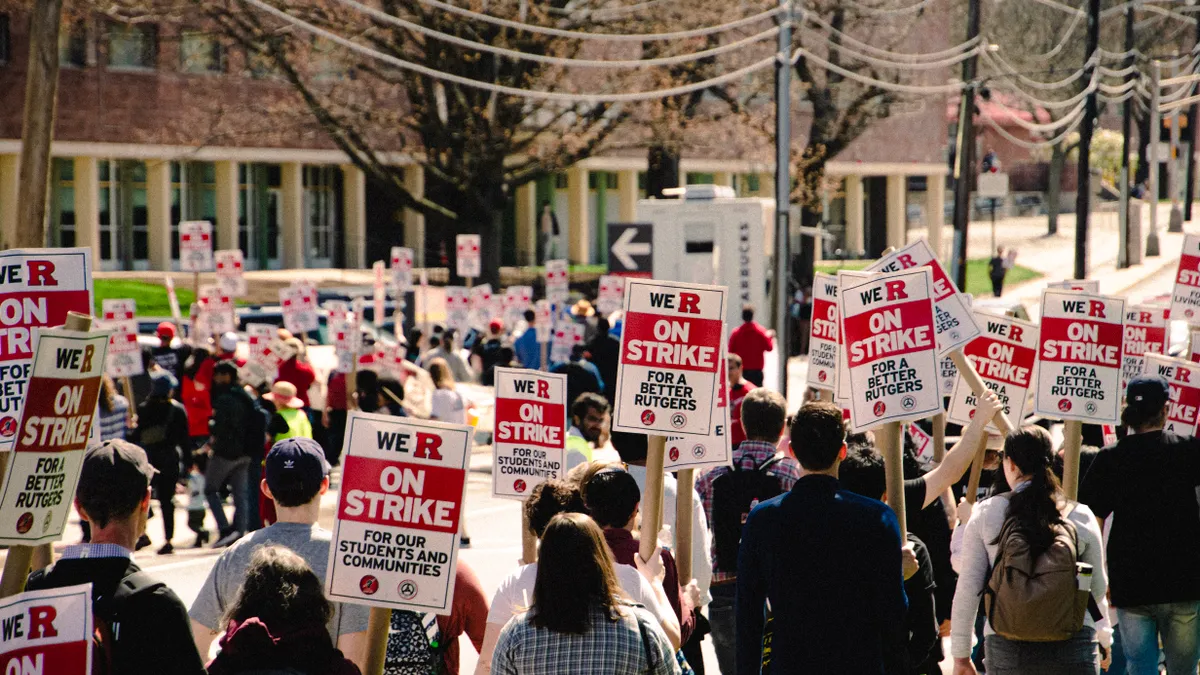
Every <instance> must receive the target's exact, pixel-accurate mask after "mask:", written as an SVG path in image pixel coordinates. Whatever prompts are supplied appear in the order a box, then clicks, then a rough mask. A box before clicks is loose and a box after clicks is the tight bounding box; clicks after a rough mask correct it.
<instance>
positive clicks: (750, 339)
mask: <svg viewBox="0 0 1200 675" xmlns="http://www.w3.org/2000/svg"><path fill="white" fill-rule="evenodd" d="M742 322H743V323H742V325H740V326H738V327H737V328H734V329H733V332H732V333H730V335H729V353H730V354H737V355H738V356H740V357H742V366H743V371H742V375H743V376H744V377H745V378H746V379H747V380H750V381H751V382H753V383H754V384H755V386H758V387H761V386H762V383H763V366H764V364H765V357H766V354H767V352H769V351H771V350H772V349H774V348H775V331H773V330H767V329H766V328H763V326H762V324H759V323H756V322H755V321H754V305H742Z"/></svg>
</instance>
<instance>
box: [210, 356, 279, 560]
mask: <svg viewBox="0 0 1200 675" xmlns="http://www.w3.org/2000/svg"><path fill="white" fill-rule="evenodd" d="M211 430H212V441H211V446H212V457H210V458H209V461H208V471H207V472H206V474H205V476H204V480H205V486H204V488H205V496H206V497H207V498H208V504H209V507H210V508H211V509H212V514H213V518H214V519H215V520H216V522H217V529H218V534H219V537H220V538H219V539H218V540H217V541H216V543H214V544H213V546H214V547H215V548H222V547H225V546H229V545H230V544H232V543H233V542H235V541H237V540H238V538H239V537H241V536H242V535H244V534H246V532H248V531H249V524H250V509H251V506H250V485H249V465H250V462H251V461H257V459H258V458H259V457H261V456H262V449H263V444H264V442H265V441H266V424H265V421H264V420H263V413H262V411H261V409H260V408H259V407H258V405H256V404H255V402H254V399H252V398H250V394H248V393H246V390H245V389H243V388H242V386H241V384H239V383H238V372H237V366H236V365H235V364H234V363H233V362H232V361H222V362H220V363H218V364H217V365H216V366H215V367H214V368H213V418H212V427H211ZM226 485H228V486H229V489H230V491H231V492H232V493H233V514H234V517H233V523H232V524H231V523H230V522H229V519H228V518H227V517H226V516H225V507H224V499H223V498H222V497H221V489H222V488H223V487H225V486H226Z"/></svg>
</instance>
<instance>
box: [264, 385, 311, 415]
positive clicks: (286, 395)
mask: <svg viewBox="0 0 1200 675" xmlns="http://www.w3.org/2000/svg"><path fill="white" fill-rule="evenodd" d="M263 398H265V399H266V400H268V401H270V402H272V403H274V404H275V406H276V407H277V408H303V407H304V402H303V401H301V400H300V397H299V396H296V385H294V384H292V383H291V382H284V381H283V380H280V381H278V382H276V383H275V384H273V385H271V391H270V392H268V393H266V394H263Z"/></svg>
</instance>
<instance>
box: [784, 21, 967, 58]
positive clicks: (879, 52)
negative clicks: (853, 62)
mask: <svg viewBox="0 0 1200 675" xmlns="http://www.w3.org/2000/svg"><path fill="white" fill-rule="evenodd" d="M804 18H805V19H806V20H808V21H811V22H813V23H815V24H816V25H818V26H820V27H821V28H824V29H826V30H828V31H830V32H831V33H836V34H838V35H839V36H841V39H842V40H843V41H845V42H846V43H847V44H850V45H853V46H854V47H855V48H856V49H860V50H862V51H864V52H867V53H870V54H874V55H875V56H879V57H882V58H885V59H891V60H893V61H901V62H906V63H922V62H926V61H936V60H938V59H943V58H946V57H948V56H951V55H953V54H959V53H962V52H964V51H966V50H968V49H971V48H974V47H975V46H976V45H978V44H979V43H980V41H981V40H982V39H983V38H980V37H976V38H973V39H970V40H967V41H966V42H963V43H960V44H958V45H955V46H953V47H950V48H948V49H943V50H941V51H937V52H928V53H923V54H913V53H905V52H893V51H889V50H887V49H881V48H879V47H876V46H874V45H872V44H869V43H866V42H863V41H862V40H859V39H858V38H856V37H854V36H853V35H850V34H849V33H847V32H845V31H843V30H839V29H837V28H835V27H834V26H833V24H831V23H829V22H828V21H825V20H824V19H822V18H821V17H819V16H817V15H816V14H813V13H806V14H805V15H804ZM805 30H811V29H805Z"/></svg>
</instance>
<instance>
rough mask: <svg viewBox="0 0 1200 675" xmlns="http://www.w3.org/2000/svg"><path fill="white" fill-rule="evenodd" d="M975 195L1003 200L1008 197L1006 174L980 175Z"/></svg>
mask: <svg viewBox="0 0 1200 675" xmlns="http://www.w3.org/2000/svg"><path fill="white" fill-rule="evenodd" d="M975 195H976V196H978V197H985V198H991V199H1003V198H1005V197H1007V196H1008V174H1006V173H980V174H979V183H978V185H977V189H976V190H975Z"/></svg>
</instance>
